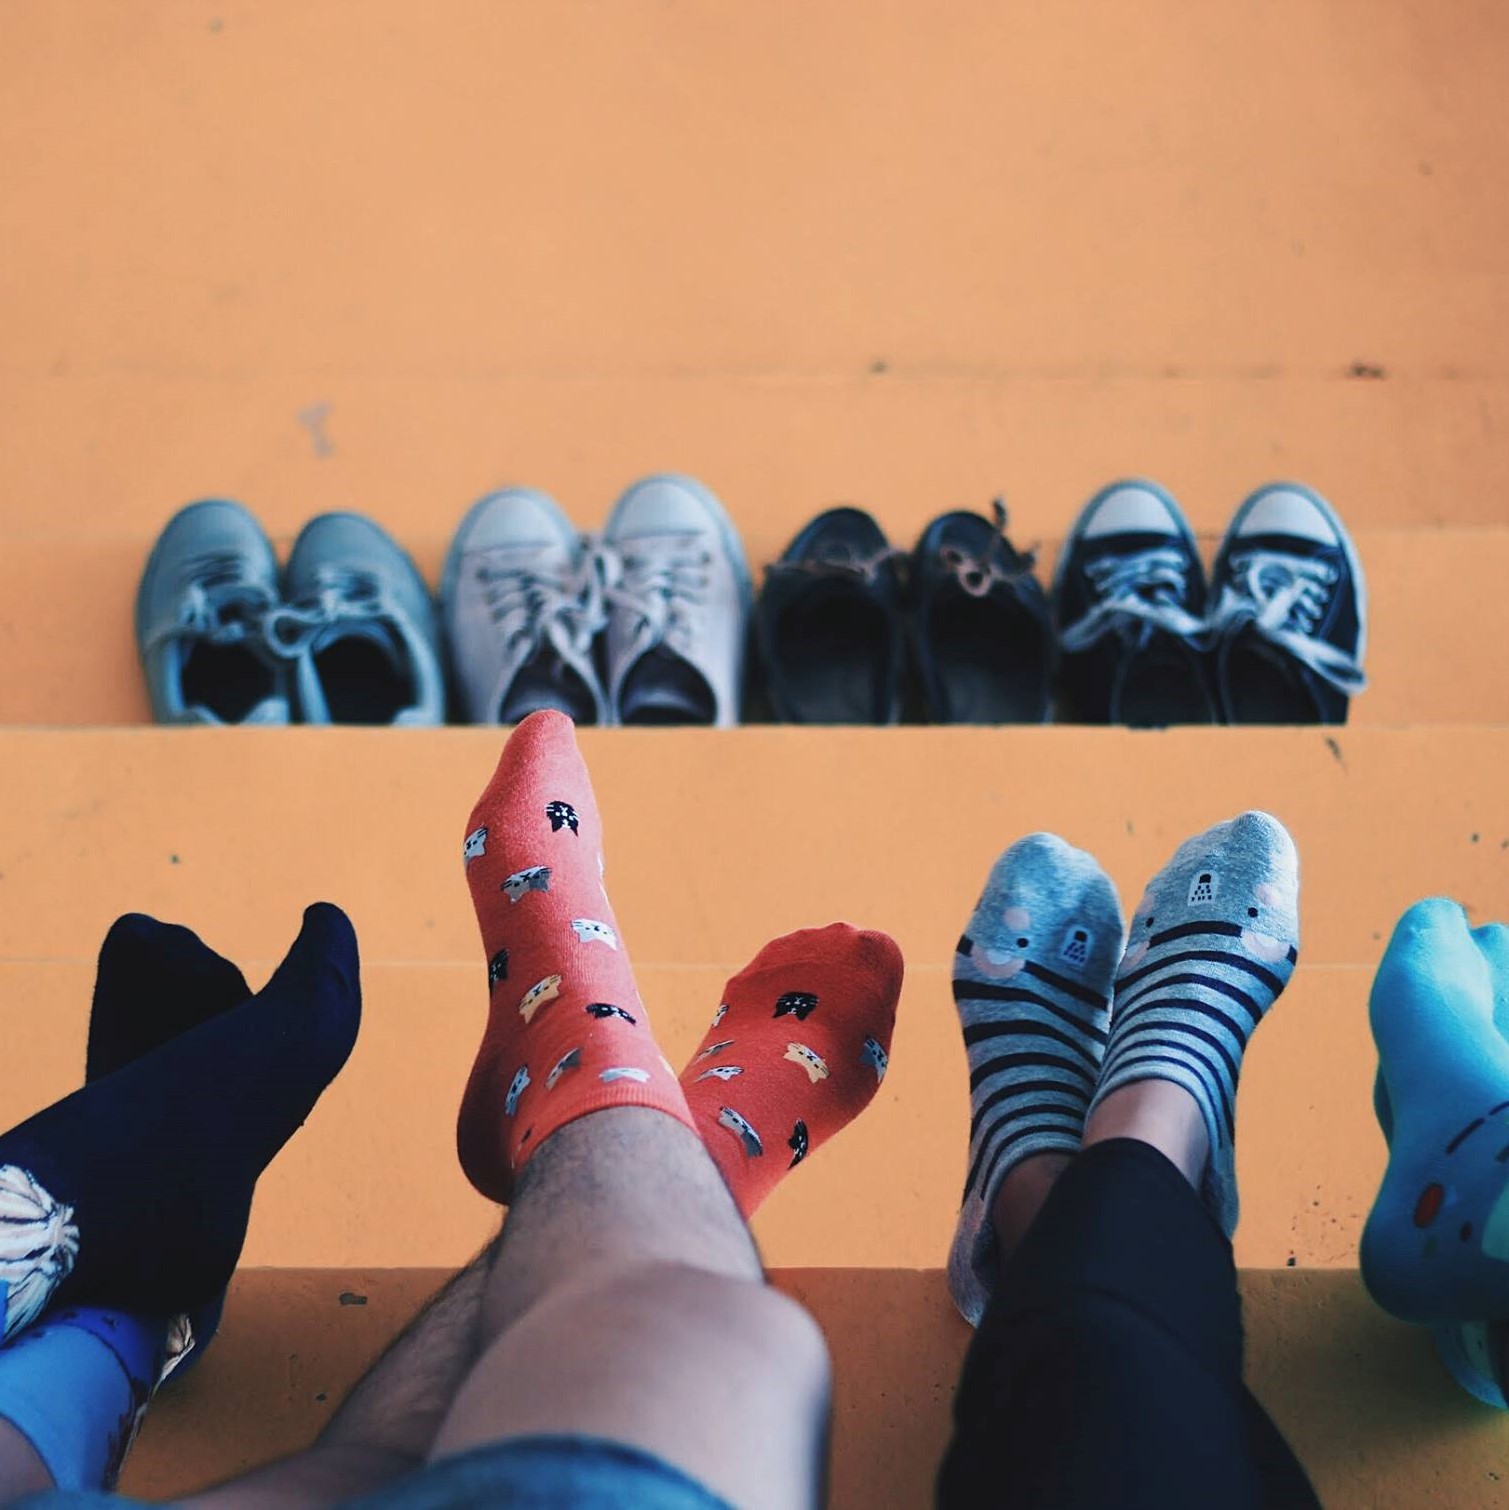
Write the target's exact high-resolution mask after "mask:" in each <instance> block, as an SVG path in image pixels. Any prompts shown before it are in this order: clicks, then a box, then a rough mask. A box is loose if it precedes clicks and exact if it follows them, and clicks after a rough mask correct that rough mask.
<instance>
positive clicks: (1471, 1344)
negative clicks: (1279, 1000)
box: [1373, 923, 1509, 1410]
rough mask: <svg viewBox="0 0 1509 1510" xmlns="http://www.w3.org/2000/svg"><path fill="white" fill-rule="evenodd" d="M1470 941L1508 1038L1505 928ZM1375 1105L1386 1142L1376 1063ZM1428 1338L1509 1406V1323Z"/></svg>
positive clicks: (1450, 1328)
mask: <svg viewBox="0 0 1509 1510" xmlns="http://www.w3.org/2000/svg"><path fill="white" fill-rule="evenodd" d="M1472 939H1473V942H1474V943H1475V944H1476V945H1477V947H1478V950H1479V952H1480V953H1481V954H1482V955H1483V958H1484V959H1485V960H1486V961H1487V964H1488V972H1489V976H1490V983H1491V986H1492V990H1493V1023H1494V1027H1495V1028H1496V1029H1497V1030H1498V1034H1499V1036H1500V1037H1501V1038H1504V1039H1506V1040H1509V928H1506V927H1505V926H1504V925H1503V924H1502V923H1488V924H1485V925H1484V926H1483V927H1481V928H1474V929H1473V930H1472ZM1373 1107H1374V1110H1375V1111H1376V1112H1377V1114H1378V1125H1379V1127H1381V1128H1382V1129H1383V1138H1384V1141H1385V1142H1386V1143H1387V1144H1389V1146H1390V1149H1392V1147H1393V1141H1394V1117H1393V1108H1392V1107H1391V1106H1390V1104H1389V1098H1388V1085H1387V1082H1386V1081H1385V1080H1384V1077H1383V1069H1382V1067H1381V1066H1380V1067H1379V1070H1378V1076H1377V1079H1376V1080H1375V1081H1374V1086H1373ZM1430 1332H1431V1338H1432V1340H1433V1341H1434V1342H1435V1345H1436V1352H1437V1354H1438V1355H1439V1356H1440V1359H1441V1362H1442V1363H1443V1364H1444V1365H1445V1366H1446V1369H1447V1371H1448V1372H1449V1373H1450V1374H1451V1376H1452V1377H1453V1378H1454V1379H1455V1380H1456V1381H1457V1383H1458V1384H1460V1385H1461V1386H1462V1388H1463V1389H1464V1390H1466V1391H1467V1393H1468V1394H1470V1395H1472V1396H1473V1397H1474V1399H1477V1400H1481V1401H1482V1402H1483V1404H1485V1405H1492V1406H1494V1407H1496V1408H1497V1409H1499V1410H1506V1409H1509V1390H1506V1382H1509V1381H1506V1379H1505V1373H1504V1359H1505V1354H1506V1350H1509V1323H1506V1322H1504V1321H1496V1320H1483V1319H1480V1320H1474V1321H1437V1322H1433V1323H1432V1324H1431V1328H1430Z"/></svg>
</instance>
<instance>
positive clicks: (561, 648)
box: [476, 544, 608, 665]
mask: <svg viewBox="0 0 1509 1510" xmlns="http://www.w3.org/2000/svg"><path fill="white" fill-rule="evenodd" d="M476 577H477V580H478V581H479V582H480V583H481V584H482V588H483V600H484V602H485V603H486V605H487V610H488V613H489V615H490V616H491V618H492V621H493V623H494V624H496V625H497V626H498V629H499V632H500V633H501V634H502V636H503V639H504V641H505V643H506V644H507V645H508V646H509V648H510V649H513V650H522V651H523V652H524V658H525V659H526V660H527V659H530V658H532V657H533V656H534V655H535V654H536V653H538V651H539V650H540V649H542V648H543V647H545V646H547V645H548V646H549V647H550V648H551V649H553V650H554V651H555V653H556V654H557V655H558V656H559V657H560V658H561V659H562V660H563V661H565V662H567V663H568V664H573V663H574V664H578V665H580V664H581V663H582V662H584V661H586V660H587V659H588V658H589V657H590V656H591V653H592V641H593V638H594V637H595V636H596V635H597V632H598V631H599V630H600V629H602V627H603V626H604V625H605V624H606V623H607V622H608V616H607V608H606V604H605V602H604V580H603V570H602V566H601V563H600V561H599V559H598V552H597V550H596V548H595V547H594V546H592V545H590V544H589V548H588V550H587V553H586V555H585V557H584V558H583V560H582V563H581V565H580V567H579V568H578V569H577V570H575V571H560V572H542V571H540V570H538V569H537V568H535V567H529V566H520V565H497V566H489V565H487V564H486V563H485V562H484V563H483V564H481V565H479V566H478V567H477V568H476Z"/></svg>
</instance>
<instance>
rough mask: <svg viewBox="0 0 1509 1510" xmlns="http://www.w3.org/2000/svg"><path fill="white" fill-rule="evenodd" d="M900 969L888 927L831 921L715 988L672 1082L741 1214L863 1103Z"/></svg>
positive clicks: (877, 1066)
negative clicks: (697, 1038) (709, 1017)
mask: <svg viewBox="0 0 1509 1510" xmlns="http://www.w3.org/2000/svg"><path fill="white" fill-rule="evenodd" d="M902 970H903V965H902V959H901V951H900V949H898V948H897V947H896V944H895V941H894V940H893V939H891V938H890V937H889V936H888V935H887V934H884V933H870V932H865V931H863V930H861V929H858V928H851V927H850V926H849V924H847V923H832V924H830V925H829V926H828V927H826V928H804V929H802V930H801V931H800V932H798V933H788V934H787V935H786V936H785V937H784V938H778V939H775V940H773V941H772V942H770V943H768V944H766V945H765V947H764V948H763V949H762V950H760V952H759V953H758V954H757V955H755V957H754V959H753V960H752V961H751V962H750V963H749V964H748V965H746V966H745V968H744V969H743V970H741V971H740V972H739V973H738V974H737V975H736V976H734V978H733V979H732V980H731V981H729V983H728V985H727V986H726V987H725V988H724V991H723V1000H722V1003H721V1004H720V1005H719V1007H718V1011H717V1013H716V1015H715V1016H714V1018H713V1025H712V1027H711V1028H710V1029H709V1031H708V1034H707V1037H706V1038H704V1039H703V1040H702V1045H701V1047H700V1048H699V1049H698V1050H697V1052H696V1053H695V1054H693V1055H692V1059H691V1063H690V1064H688V1065H687V1067H686V1068H685V1069H684V1070H683V1071H682V1072H681V1084H682V1087H683V1089H684V1090H685V1091H686V1099H687V1104H688V1105H689V1106H690V1107H691V1109H692V1115H693V1116H694V1117H695V1118H696V1121H697V1127H698V1130H699V1131H700V1132H701V1134H702V1141H703V1142H704V1143H705V1144H706V1145H707V1151H708V1152H709V1153H710V1154H711V1155H712V1156H713V1162H714V1163H715V1164H717V1166H718V1168H719V1170H721V1171H722V1174H723V1178H724V1180H725V1181H726V1182H727V1184H728V1188H729V1189H730V1190H731V1191H732V1192H733V1196H734V1199H735V1200H736V1201H737V1202H738V1205H739V1210H740V1211H741V1212H743V1214H744V1215H745V1216H746V1217H748V1216H750V1215H751V1214H752V1213H753V1212H754V1210H755V1208H756V1207H758V1206H759V1205H760V1203H761V1202H762V1201H763V1200H764V1199H765V1197H766V1196H768V1195H769V1194H770V1192H771V1191H772V1190H774V1189H775V1187H776V1186H777V1185H778V1184H779V1183H780V1182H781V1179H782V1177H783V1176H784V1175H785V1174H786V1172H787V1171H788V1170H791V1169H795V1168H796V1166H797V1165H798V1164H800V1163H801V1162H802V1160H803V1159H805V1158H807V1157H808V1155H809V1154H811V1153H813V1152H815V1151H816V1150H817V1149H818V1148H820V1147H821V1146H822V1145H823V1144H824V1143H826V1142H827V1141H828V1139H829V1138H831V1137H832V1136H833V1135H834V1133H836V1132H838V1131H839V1130H840V1129H841V1128H843V1127H845V1126H847V1125H848V1124H849V1123H850V1122H852V1121H853V1120H854V1118H855V1117H857V1116H858V1115H859V1114H860V1112H862V1111H863V1110H864V1109H865V1107H866V1106H868V1105H869V1104H870V1102H871V1101H872V1100H873V1099H874V1096H875V1092H876V1091H877V1090H879V1089H880V1082H881V1081H882V1080H884V1079H885V1073H886V1068H887V1066H888V1065H889V1063H890V1056H891V1030H892V1028H893V1027H894V1025H895V1022H896V1001H897V998H898V997H899V996H900V995H901V977H902Z"/></svg>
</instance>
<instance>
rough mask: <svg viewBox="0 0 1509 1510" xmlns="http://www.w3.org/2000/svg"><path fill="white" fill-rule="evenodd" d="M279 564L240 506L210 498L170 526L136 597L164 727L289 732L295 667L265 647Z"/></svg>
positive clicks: (155, 707)
mask: <svg viewBox="0 0 1509 1510" xmlns="http://www.w3.org/2000/svg"><path fill="white" fill-rule="evenodd" d="M277 602H278V561H277V556H276V555H275V554H274V552H273V548H272V545H271V543H270V542H269V541H268V538H267V536H266V534H264V533H263V530H262V526H261V525H260V524H258V523H257V521H256V520H255V519H254V518H253V517H252V516H251V514H249V513H248V512H247V511H246V510H245V509H244V508H242V507H241V505H240V504H239V503H232V502H230V501H229V500H228V499H218V498H217V499H206V500H205V501H203V502H201V503H191V504H190V505H189V506H188V507H187V508H185V509H181V510H180V511H179V512H178V513H177V514H175V515H174V516H173V518H172V519H170V520H169V521H168V524H167V527H166V528H165V529H164V530H163V532H162V534H161V535H160V536H159V537H158V540H157V544H156V545H155V546H154V547H153V548H152V554H151V555H150V556H149V557H148V558H147V565H146V570H145V571H144V572H143V573H142V579H141V585H140V586H139V587H138V589H137V593H136V648H137V651H138V653H139V654H140V656H141V663H142V670H143V671H144V672H145V673H146V679H147V692H148V695H149V696H150V697H151V700H152V716H153V718H155V719H156V720H157V722H158V723H163V724H286V723H287V722H288V716H289V704H288V686H287V684H288V676H287V671H286V665H285V663H284V662H283V661H282V660H281V659H280V658H279V657H278V656H276V655H274V654H273V653H272V652H271V651H270V650H269V649H268V647H267V644H266V641H265V640H264V638H263V624H264V621H265V619H266V616H267V614H268V613H269V612H270V611H271V610H272V609H273V608H274V607H275V606H276V604H277Z"/></svg>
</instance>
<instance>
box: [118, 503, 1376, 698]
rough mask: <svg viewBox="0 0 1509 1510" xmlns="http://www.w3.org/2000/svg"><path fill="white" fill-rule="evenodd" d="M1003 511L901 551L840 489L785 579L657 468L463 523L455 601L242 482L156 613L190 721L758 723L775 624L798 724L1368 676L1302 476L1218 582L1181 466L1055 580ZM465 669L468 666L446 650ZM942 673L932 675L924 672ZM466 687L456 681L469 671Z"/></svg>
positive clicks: (1296, 688) (1248, 530) (362, 541)
mask: <svg viewBox="0 0 1509 1510" xmlns="http://www.w3.org/2000/svg"><path fill="white" fill-rule="evenodd" d="M1006 523H1007V520H1006V512H1005V509H1004V507H1002V506H1001V505H1000V504H997V505H996V507H995V511H994V517H993V518H984V517H982V516H980V515H978V514H973V513H969V512H965V511H955V512H952V513H947V514H944V515H942V516H940V517H939V518H938V519H935V520H934V521H933V522H932V523H931V524H930V525H928V527H927V528H926V529H925V530H924V531H923V533H922V536H921V538H920V540H919V541H918V543H917V545H916V547H915V549H914V550H912V551H911V552H903V551H900V550H898V549H896V548H895V547H893V546H892V545H891V544H890V542H889V541H888V540H887V539H886V537H885V534H884V532H883V531H882V529H881V527H880V526H879V524H878V523H877V522H876V521H875V520H874V519H873V518H872V517H871V516H870V515H869V514H867V513H865V512H864V511H863V510H861V509H857V508H839V509H830V510H827V511H826V512H825V513H823V514H820V515H819V516H818V517H817V518H816V519H814V520H813V521H812V522H811V523H810V524H809V525H807V526H806V527H805V528H804V529H803V530H802V531H801V532H800V533H799V534H798V535H797V537H796V538H795V539H794V540H793V541H792V542H791V544H790V545H789V546H788V547H787V549H786V551H785V552H784V553H783V555H782V556H781V558H780V560H779V561H777V562H775V563H774V564H772V566H771V567H770V568H769V570H768V574H767V579H766V583H765V587H764V590H763V592H762V593H761V594H760V597H759V601H758V603H756V601H755V593H754V586H753V582H752V579H751V576H750V571H749V567H748V564H747V560H746V557H745V552H744V547H743V544H742V542H741V541H740V538H739V534H738V532H737V530H736V529H735V528H734V525H733V523H732V521H731V520H730V519H729V517H728V514H727V512H726V511H725V510H724V508H723V507H722V505H721V504H720V503H719V501H718V500H717V498H716V497H714V495H713V494H712V493H711V492H710V491H709V490H708V489H707V488H706V487H704V486H703V485H702V484H701V483H699V482H696V481H695V480H693V479H692V478H688V477H682V476H676V475H670V474H666V475H660V476H655V477H649V478H646V479H644V480H642V481H640V482H637V483H635V484H634V485H633V486H631V487H630V488H629V489H628V490H627V491H626V492H625V493H624V494H623V495H622V497H621V498H620V499H619V500H618V502H617V504H616V505H615V507H614V509H613V511H612V513H611V515H610V517H609V520H608V523H607V525H606V527H605V528H604V529H603V530H602V532H601V533H600V534H598V535H588V534H584V533H582V532H581V531H579V530H577V529H576V527H575V526H574V525H573V524H572V523H571V522H570V520H569V519H568V518H567V517H566V516H565V514H564V513H562V511H561V510H560V508H559V507H558V506H557V505H556V504H555V502H554V501H553V500H552V499H550V498H549V497H548V496H546V495H545V494H543V493H540V492H537V491H535V490H533V489H528V488H505V489H503V490H502V491H500V492H497V493H492V494H489V495H488V496H487V497H485V498H483V499H482V500H481V501H480V502H479V503H477V504H476V505H475V506H474V507H473V508H472V509H471V510H470V512H469V513H468V514H467V515H466V517H465V518H464V519H463V520H462V522H461V525H460V527H459V528H458V530H457V532H456V535H455V538H454V540H453V541H452V544H451V548H450V551H449V553H448V555H447V558H446V562H445V567H444V571H443V574H442V579H441V584H440V593H439V603H438V608H437V605H436V604H435V603H434V602H433V601H432V599H431V596H430V593H429V589H428V587H427V585H426V583H425V581H424V578H423V576H422V575H421V574H420V572H419V570H418V568H417V567H416V566H415V564H414V562H413V561H412V560H411V559H410V557H409V556H408V555H407V554H406V553H405V551H404V550H403V549H402V547H401V546H399V545H398V543H397V542H396V541H394V540H393V539H392V538H391V537H390V536H389V535H388V534H387V533H386V532H385V531H383V530H382V529H381V528H380V527H379V526H378V525H376V524H375V523H373V522H372V521H371V520H369V519H366V518H364V517H362V516H360V515H357V514H350V513H340V514H325V515H321V516H320V517H319V518H317V519H315V520H312V521H311V522H310V523H309V524H308V525H306V526H305V528H304V529H303V530H302V531H301V532H300V534H299V537H298V539H297V541H296V542H295V544H294V547H293V550H292V552H291V554H290V556H289V559H288V562H287V564H286V565H285V566H283V567H282V568H281V569H280V567H279V565H278V561H277V556H276V553H275V551H274V549H273V547H272V544H271V542H270V541H269V540H268V538H267V536H266V534H265V532H264V531H263V530H262V527H261V526H260V525H259V524H258V522H257V520H256V519H255V518H254V517H253V516H252V515H251V514H250V513H249V512H248V511H247V510H246V509H244V508H242V507H241V506H240V505H239V504H236V503H232V502H229V501H227V500H209V501H205V502H201V503H195V504H191V505H190V506H189V507H188V508H186V509H184V510H182V511H181V512H180V513H179V514H177V515H176V516H175V517H174V518H173V519H172V520H171V521H170V523H169V524H168V526H167V528H166V529H165V530H164V531H163V534H162V536H161V537H160V538H159V540H158V542H157V544H156V546H155V547H154V549H153V551H152V555H151V557H150V559H149V561H148V563H147V567H146V571H145V572H144V574H143V577H142V581H141V586H140V590H139V592H138V597H137V611H136V630H137V643H138V647H139V650H140V653H141V658H142V664H143V667H144V669H145V672H146V678H147V685H148V689H149V692H150V695H151V700H152V707H153V713H154V716H155V717H156V718H157V719H158V720H159V721H161V722H171V723H253V724H279V723H289V722H294V721H302V722H305V723H362V724H409V725H425V724H438V723H442V722H444V721H445V718H446V715H447V709H448V704H449V709H450V711H451V712H452V714H453V715H454V716H455V717H456V718H457V719H458V720H460V721H462V722H468V723H482V724H493V723H515V722H517V721H518V720H520V719H522V718H524V717H526V716H527V715H528V714H530V713H532V712H535V711H536V710H538V709H540V708H558V709H561V710H562V711H564V712H567V713H569V714H571V716H572V717H573V718H575V719H576V720H577V721H578V722H579V723H583V724H608V725H611V724H636V725H654V724H704V725H711V726H715V727H729V726H731V725H733V724H736V723H738V722H739V720H740V718H741V715H742V712H743V708H742V701H743V699H742V693H743V686H744V680H745V675H744V674H745V664H746V645H747V642H748V640H749V638H750V630H751V625H752V627H753V631H754V634H753V638H754V639H755V640H756V642H757V644H758V647H759V652H760V661H761V663H762V666H763V671H764V678H763V681H764V693H765V697H766V699H767V700H768V704H769V708H770V711H771V713H772V714H773V716H774V717H776V718H777V719H780V720H782V721H786V722H792V723H875V724H886V723H895V722H897V721H899V720H900V719H901V718H902V716H903V713H904V712H907V711H910V710H911V709H912V708H913V707H916V708H918V709H920V712H921V715H922V716H924V717H927V718H930V719H932V720H933V721H935V722H940V723H975V724H1003V723H1041V722H1044V721H1046V720H1047V719H1048V718H1049V717H1051V716H1052V714H1053V712H1054V709H1055V706H1056V708H1057V712H1058V716H1059V717H1060V718H1062V719H1064V720H1066V721H1072V722H1090V723H1126V724H1132V725H1136V726H1158V725H1166V724H1173V723H1217V722H1230V723H1314V722H1322V723H1338V722H1342V721H1344V720H1345V718H1346V713H1347V707H1348V700H1349V698H1350V697H1351V696H1352V695H1353V694H1355V693H1356V692H1357V691H1359V690H1361V688H1362V686H1363V676H1362V670H1361V662H1362V653H1363V648H1364V641H1365V636H1366V612H1365V593H1364V584H1363V576H1362V568H1361V564H1360V562H1359V561H1358V559H1357V554H1356V550H1355V548H1354V547H1353V545H1352V542H1351V540H1350V538H1349V536H1348V535H1347V533H1346V530H1345V528H1344V527H1343V526H1342V524H1341V521H1340V520H1339V519H1338V518H1337V516H1336V514H1335V511H1334V510H1332V509H1331V507H1330V506H1329V505H1328V504H1327V503H1326V502H1325V500H1324V499H1322V498H1321V497H1320V496H1319V495H1318V494H1317V493H1315V492H1313V491H1312V490H1310V489H1308V488H1304V487H1301V486H1299V485H1297V484H1274V485H1270V486H1268V487H1265V488H1261V489H1259V490H1258V491H1257V492H1256V493H1254V494H1253V495H1252V496H1251V497H1250V498H1249V499H1248V500H1247V501H1246V502H1245V503H1244V504H1243V505H1242V506H1241V508H1240V509H1239V510H1238V511H1237V514H1236V517H1235V518H1234V519H1233V521H1232V524H1231V527H1230V529H1229V530H1228V532H1227V535H1226V538H1225V541H1224V542H1223V544H1222V545H1221V547H1220V549H1219V551H1218V552H1217V555H1216V559H1215V563H1214V565H1213V567H1212V570H1211V573H1210V575H1209V577H1208V578H1207V576H1206V574H1205V571H1204V569H1203V567H1202V564H1201V561H1200V557H1199V553H1198V550H1197V548H1196V545H1195V539H1194V535H1193V532H1192V531H1191V530H1190V528H1189V524H1188V522H1187V521H1186V520H1185V518H1184V516H1183V514H1182V513H1181V512H1180V510H1179V507H1178V505H1177V504H1176V503H1175V502H1174V500H1173V498H1172V497H1171V496H1170V495H1169V494H1168V493H1167V492H1166V491H1165V490H1163V489H1162V488H1160V487H1158V486H1157V485H1156V484H1155V483H1151V482H1145V481H1130V482H1118V483H1114V484H1112V485H1111V486H1109V487H1107V488H1104V489H1102V490H1101V492H1099V493H1098V494H1096V496H1095V497H1094V498H1093V499H1092V500H1091V501H1090V503H1089V504H1088V505H1087V506H1086V508H1085V509H1084V511H1083V512H1082V513H1081V515H1080V517H1079V520H1078V521H1077V523H1076V524H1075V527H1074V529H1073V531H1072V533H1071V534H1070V537H1069V539H1068V541H1067V543H1066V545H1065V548H1064V552H1063V555H1062V557H1061V559H1060V561H1059V566H1058V572H1057V575H1056V578H1055V581H1054V584H1053V588H1052V592H1051V595H1050V593H1049V592H1048V591H1046V590H1045V589H1044V587H1043V585H1042V584H1041V583H1040V582H1039V580H1038V578H1037V576H1036V575H1035V570H1034V568H1035V557H1034V553H1033V552H1031V551H1020V550H1018V549H1017V548H1016V547H1015V546H1013V545H1012V543H1011V542H1010V540H1009V539H1008V538H1007V535H1006ZM447 670H448V673H449V675H448V676H447ZM914 673H915V674H914ZM448 684H449V685H448Z"/></svg>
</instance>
